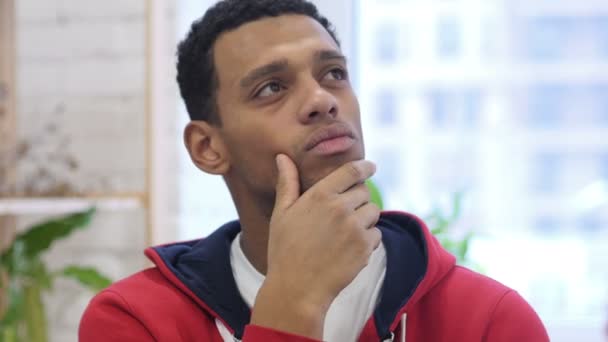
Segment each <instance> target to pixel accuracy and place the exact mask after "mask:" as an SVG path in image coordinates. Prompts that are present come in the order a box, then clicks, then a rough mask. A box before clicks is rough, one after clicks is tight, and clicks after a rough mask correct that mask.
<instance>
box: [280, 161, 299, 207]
mask: <svg viewBox="0 0 608 342" xmlns="http://www.w3.org/2000/svg"><path fill="white" fill-rule="evenodd" d="M276 163H277V169H278V176H277V185H276V195H275V196H276V197H275V203H274V210H275V212H276V211H277V210H285V209H287V208H289V207H291V206H292V205H293V204H294V203H295V201H296V200H297V199H298V197H300V178H299V175H298V168H297V167H296V165H295V164H294V163H293V161H292V160H291V159H290V158H289V157H288V156H287V155H285V154H278V155H277V157H276Z"/></svg>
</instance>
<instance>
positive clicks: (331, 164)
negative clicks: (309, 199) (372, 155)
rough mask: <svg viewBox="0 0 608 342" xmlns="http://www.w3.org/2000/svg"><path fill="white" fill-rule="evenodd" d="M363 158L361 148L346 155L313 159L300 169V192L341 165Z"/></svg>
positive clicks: (363, 154)
mask: <svg viewBox="0 0 608 342" xmlns="http://www.w3.org/2000/svg"><path fill="white" fill-rule="evenodd" d="M363 158H365V153H364V152H363V148H362V147H361V148H354V149H351V151H348V152H346V153H340V154H335V155H330V156H323V157H322V158H315V160H314V161H308V162H307V163H305V164H304V165H301V167H300V170H301V171H300V187H301V192H305V191H306V190H308V189H310V188H311V187H312V186H313V185H315V184H316V183H317V182H318V181H320V180H321V179H323V178H325V177H327V176H328V175H329V174H331V173H332V172H334V171H335V170H337V169H338V168H340V167H341V166H342V165H344V164H346V163H348V162H351V161H355V160H361V159H363Z"/></svg>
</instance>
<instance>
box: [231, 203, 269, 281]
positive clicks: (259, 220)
mask: <svg viewBox="0 0 608 342" xmlns="http://www.w3.org/2000/svg"><path fill="white" fill-rule="evenodd" d="M231 193H232V194H233V195H232V199H233V201H234V204H235V206H236V210H237V212H238V215H239V221H240V224H241V249H242V250H243V253H244V254H245V256H246V257H247V260H249V262H250V263H251V264H252V265H253V267H255V269H256V270H257V271H258V272H260V273H262V274H264V275H265V274H266V271H267V268H268V229H269V226H270V217H271V215H272V210H273V208H274V204H272V203H274V200H273V199H260V198H255V196H236V195H234V194H235V192H233V191H231ZM241 194H242V193H241Z"/></svg>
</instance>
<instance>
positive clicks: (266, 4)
mask: <svg viewBox="0 0 608 342" xmlns="http://www.w3.org/2000/svg"><path fill="white" fill-rule="evenodd" d="M286 14H301V15H306V16H309V17H311V18H313V19H315V20H316V21H318V22H319V23H320V24H321V25H323V27H324V28H325V29H326V30H327V32H328V33H329V34H330V35H331V37H332V38H333V39H334V40H335V41H336V43H337V44H338V46H339V45H340V42H339V41H338V38H337V37H336V33H335V30H334V28H333V25H332V24H331V23H330V22H329V20H327V18H325V17H324V16H322V15H321V14H320V13H319V11H318V10H317V8H316V6H315V5H314V4H312V3H310V2H309V1H307V0H222V1H219V2H218V3H216V4H215V5H214V6H213V7H211V8H209V9H208V10H207V12H206V13H205V15H204V16H203V17H202V18H200V19H198V20H196V21H195V22H193V23H192V26H191V27H190V32H188V35H187V36H186V38H185V39H184V40H183V41H182V42H181V43H179V45H178V47H177V83H178V84H179V89H180V92H181V95H182V98H183V99H184V102H185V103H186V109H187V110H188V114H189V115H190V119H191V120H204V121H207V122H209V123H211V124H215V125H221V120H220V116H219V113H218V108H217V102H216V90H217V88H218V86H219V80H218V77H217V74H216V71H215V65H214V62H213V46H214V43H215V41H216V40H217V38H218V37H219V36H220V35H221V34H222V33H224V32H226V31H231V30H234V29H237V28H238V27H239V26H241V25H243V24H246V23H248V22H251V21H255V20H259V19H261V18H265V17H277V16H280V15H286Z"/></svg>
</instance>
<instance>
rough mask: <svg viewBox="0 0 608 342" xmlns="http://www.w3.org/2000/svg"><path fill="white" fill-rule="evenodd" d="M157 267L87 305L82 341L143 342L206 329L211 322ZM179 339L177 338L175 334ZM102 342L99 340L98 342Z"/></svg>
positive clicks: (139, 274) (81, 329) (106, 291)
mask: <svg viewBox="0 0 608 342" xmlns="http://www.w3.org/2000/svg"><path fill="white" fill-rule="evenodd" d="M200 310H201V309H200V308H199V307H198V306H197V305H196V303H194V302H193V301H192V300H191V299H190V298H189V297H188V296H187V295H186V294H184V293H183V292H182V291H181V290H179V289H178V288H177V287H175V286H174V285H173V284H172V283H171V282H170V281H168V280H167V279H166V278H165V277H164V276H163V275H162V274H161V272H160V271H159V270H158V269H157V268H150V269H147V270H144V271H141V272H139V273H136V274H134V275H132V276H130V277H128V278H125V279H123V280H120V281H118V282H116V283H114V284H112V285H111V286H110V287H108V288H107V289H105V290H103V291H101V292H100V293H99V294H97V295H96V296H95V297H94V298H93V299H92V300H91V302H90V303H89V305H88V306H87V308H86V310H85V312H84V314H83V316H82V318H81V321H80V328H79V335H80V336H81V340H83V341H97V340H96V339H95V338H96V337H100V338H101V337H103V338H109V339H106V340H112V338H110V337H113V336H108V333H112V334H114V333H119V332H120V333H122V334H127V335H128V336H126V335H125V336H122V335H121V336H120V338H121V339H119V340H125V341H126V340H138V341H139V340H142V341H146V340H148V339H151V338H152V337H154V338H158V337H159V336H172V335H173V334H175V333H177V332H176V331H172V330H175V329H186V330H188V329H189V328H190V327H193V326H198V327H202V326H208V325H210V323H212V322H213V321H212V320H210V319H209V317H208V315H205V314H203V313H202V312H201V311H200ZM175 336H178V335H175ZM100 341H101V340H100Z"/></svg>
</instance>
